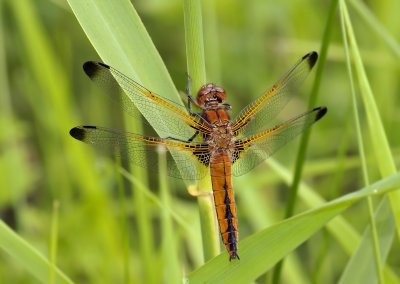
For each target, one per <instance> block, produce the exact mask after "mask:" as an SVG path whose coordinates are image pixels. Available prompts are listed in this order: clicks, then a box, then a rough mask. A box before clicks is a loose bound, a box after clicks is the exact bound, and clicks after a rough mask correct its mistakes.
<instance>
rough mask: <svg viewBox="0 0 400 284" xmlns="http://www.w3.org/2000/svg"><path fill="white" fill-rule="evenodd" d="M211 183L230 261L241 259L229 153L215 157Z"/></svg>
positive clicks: (213, 158) (211, 163) (212, 163)
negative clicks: (238, 250)
mask: <svg viewBox="0 0 400 284" xmlns="http://www.w3.org/2000/svg"><path fill="white" fill-rule="evenodd" d="M210 169H211V181H212V187H213V192H214V203H215V210H216V212H217V218H218V223H219V228H220V232H221V237H222V240H223V242H224V245H225V247H226V249H227V251H228V252H229V255H230V259H233V258H239V256H238V254H237V242H238V240H239V234H238V222H237V218H236V205H235V198H234V196H233V190H232V180H231V173H232V172H231V161H230V157H229V155H228V154H227V153H221V154H216V155H213V157H212V158H211V162H210Z"/></svg>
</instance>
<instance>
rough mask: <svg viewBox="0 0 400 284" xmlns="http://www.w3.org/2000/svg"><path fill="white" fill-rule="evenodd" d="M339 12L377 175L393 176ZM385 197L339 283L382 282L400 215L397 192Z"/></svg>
mask: <svg viewBox="0 0 400 284" xmlns="http://www.w3.org/2000/svg"><path fill="white" fill-rule="evenodd" d="M340 11H341V16H342V18H343V23H344V24H343V32H344V36H346V39H345V41H344V42H345V45H346V48H348V49H349V50H350V52H351V55H352V56H353V58H354V67H355V70H356V75H357V77H358V82H359V85H360V86H359V87H360V93H361V98H362V101H363V102H364V106H365V109H366V115H367V122H368V126H369V130H370V134H371V141H372V145H373V150H374V154H375V157H376V159H377V165H378V168H379V170H380V173H381V175H382V176H388V175H390V174H392V173H395V172H396V168H395V165H394V161H393V157H392V155H391V152H390V148H389V144H388V141H387V136H386V134H385V131H384V129H383V124H382V121H381V118H380V114H379V111H378V108H377V106H376V103H375V99H374V96H373V93H372V89H371V86H370V84H369V81H368V78H367V76H366V72H365V69H364V66H363V62H362V59H361V56H360V51H359V49H358V46H357V42H356V38H355V34H354V32H353V28H352V23H351V21H350V17H349V14H348V11H347V7H346V3H345V2H344V1H341V2H340ZM347 38H348V43H347ZM350 76H351V74H350ZM387 197H388V198H384V199H383V200H382V201H381V203H380V205H379V207H378V210H377V211H376V214H375V216H374V218H375V220H374V222H371V224H374V223H376V224H377V226H376V228H374V227H373V228H372V236H371V229H370V228H366V230H365V232H364V235H363V238H362V242H361V243H360V244H359V246H358V249H357V251H356V252H355V253H354V255H353V256H352V258H351V259H350V261H349V262H348V264H347V267H346V269H345V271H344V272H343V274H342V277H341V281H342V283H355V282H357V283H376V281H377V280H378V279H379V281H380V282H383V274H382V273H383V271H382V268H381V262H382V263H384V262H385V260H386V258H387V255H388V252H389V248H390V245H391V237H392V236H390V233H392V234H394V233H395V230H396V228H397V232H398V234H399V235H400V226H399V225H400V214H399V213H398V212H397V211H398V210H397V206H398V204H399V201H400V194H399V192H398V191H397V192H392V193H388V195H387ZM396 204H397V205H396ZM390 205H391V208H392V212H390V211H387V210H379V209H380V208H387V207H390ZM392 214H393V215H392ZM392 216H394V217H395V220H396V223H397V225H396V223H395V222H392V219H391V218H392ZM371 218H372V216H371ZM382 220H383V221H382ZM380 222H385V224H384V225H385V229H382V226H383V225H380ZM388 238H389V240H388ZM371 243H373V246H371ZM372 247H374V253H375V262H372V261H371V260H372V259H373V258H372V257H371V256H372ZM354 281H355V282H354Z"/></svg>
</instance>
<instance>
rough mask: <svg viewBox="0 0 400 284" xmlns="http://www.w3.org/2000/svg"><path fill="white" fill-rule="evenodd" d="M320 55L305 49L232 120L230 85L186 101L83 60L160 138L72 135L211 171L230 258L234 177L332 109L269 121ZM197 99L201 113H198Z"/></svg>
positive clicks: (134, 156) (174, 165) (138, 158)
mask: <svg viewBox="0 0 400 284" xmlns="http://www.w3.org/2000/svg"><path fill="white" fill-rule="evenodd" d="M317 59H318V54H317V52H314V51H313V52H309V53H307V54H306V55H304V56H303V57H302V58H301V59H300V60H298V61H297V63H295V64H294V66H293V67H292V68H290V69H289V70H288V71H287V72H286V73H285V74H284V75H283V76H282V77H281V78H280V79H279V80H278V81H276V82H275V84H273V86H272V87H271V88H269V89H268V90H267V91H265V92H264V93H263V94H262V95H261V96H260V97H258V98H257V99H255V100H254V101H252V102H251V103H250V104H248V105H247V106H246V107H245V108H244V109H243V110H241V111H240V112H239V113H238V115H237V116H236V117H235V118H234V119H231V118H230V110H231V106H230V105H229V104H228V103H226V102H225V101H226V98H227V93H226V91H225V90H224V89H223V88H222V87H219V86H217V85H215V84H213V83H207V84H205V85H204V86H202V87H201V88H200V90H199V91H198V93H197V97H196V98H194V97H192V96H191V95H190V91H189V88H188V86H187V88H186V89H187V90H186V91H187V98H188V100H187V106H186V107H185V106H183V105H181V104H178V103H175V102H173V101H171V100H169V99H167V98H164V97H162V96H160V95H157V94H155V93H153V92H152V91H150V90H148V89H147V88H145V87H144V86H142V85H141V84H139V83H138V82H136V81H134V80H132V79H130V78H129V77H127V76H125V75H124V74H122V73H121V72H119V71H118V70H117V69H115V68H113V67H111V66H109V65H106V64H104V63H101V62H94V61H89V62H86V63H85V64H84V65H83V69H84V71H85V73H86V74H87V75H88V76H89V78H90V79H91V80H92V81H94V82H95V83H96V84H97V85H99V86H100V87H101V88H102V89H103V90H104V91H105V93H106V94H108V96H109V97H110V98H111V99H112V100H114V101H116V102H118V103H120V105H121V107H122V108H123V109H124V110H125V111H126V112H128V113H129V114H131V115H132V116H133V117H139V116H144V117H145V118H146V121H145V124H148V126H149V127H150V124H149V123H151V126H152V127H153V128H154V129H155V130H156V131H157V133H158V135H159V137H156V136H147V135H144V134H138V133H133V132H125V131H122V130H116V129H111V128H105V127H99V126H91V125H84V126H77V127H74V128H72V129H71V130H70V135H71V136H72V137H73V138H75V139H77V140H80V141H82V142H85V143H87V144H92V145H94V146H95V147H98V148H101V149H107V150H109V151H112V152H113V153H115V154H116V155H120V156H121V158H127V159H128V160H129V161H131V162H132V163H133V164H136V165H138V166H141V167H146V168H148V169H151V170H152V169H156V168H157V165H158V162H159V155H160V151H161V152H164V153H165V156H166V160H167V169H168V170H167V173H168V175H169V176H171V177H176V178H181V179H184V180H199V179H202V178H204V177H205V176H206V175H207V174H209V176H210V177H211V184H212V190H213V196H214V204H215V211H216V218H217V220H218V223H219V228H220V235H221V239H222V242H223V243H224V245H225V247H226V250H227V252H228V254H229V260H232V259H239V255H238V241H239V233H238V219H237V209H236V203H235V198H234V193H233V189H232V175H233V176H240V175H243V174H245V173H247V172H248V171H250V170H251V169H253V168H254V167H255V166H257V165H259V164H260V163H261V162H263V161H264V160H265V159H267V158H268V157H270V156H271V155H272V154H274V153H275V152H276V151H277V150H279V149H280V148H281V147H283V146H284V145H285V144H287V143H288V142H289V141H291V140H292V139H293V138H295V137H296V136H298V135H299V134H301V133H302V132H303V131H304V130H305V129H306V128H308V127H310V126H311V125H312V124H313V123H315V122H316V121H318V120H320V119H321V118H322V117H323V116H324V115H325V114H326V113H327V108H326V107H323V106H320V107H315V108H313V109H311V110H309V111H307V112H304V113H302V114H300V115H297V116H294V117H292V118H291V119H289V120H287V121H284V122H282V123H277V124H275V125H272V126H271V121H272V120H273V119H274V118H275V117H276V116H277V115H278V113H279V112H280V111H281V110H282V109H283V107H284V106H285V105H286V104H287V103H288V101H289V100H290V98H291V94H293V93H295V92H296V90H297V89H298V87H299V85H300V84H301V83H302V82H303V81H304V80H305V78H306V77H307V76H308V74H309V73H310V72H311V70H312V68H313V67H314V65H315V64H316V62H317ZM188 85H189V82H188ZM192 105H194V106H196V107H198V108H199V109H200V110H201V111H200V112H195V111H193V110H192Z"/></svg>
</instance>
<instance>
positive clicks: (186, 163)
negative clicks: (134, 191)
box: [70, 126, 209, 180]
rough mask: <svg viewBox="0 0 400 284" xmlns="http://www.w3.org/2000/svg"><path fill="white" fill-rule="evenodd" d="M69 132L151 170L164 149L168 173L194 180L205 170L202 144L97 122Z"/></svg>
mask: <svg viewBox="0 0 400 284" xmlns="http://www.w3.org/2000/svg"><path fill="white" fill-rule="evenodd" d="M70 134H71V136H72V137H74V138H75V139H77V140H80V141H82V142H85V143H87V144H92V145H94V146H95V147H97V148H100V149H102V150H105V151H107V152H110V153H111V154H113V155H117V156H120V157H121V158H123V159H129V161H131V162H132V163H133V164H135V165H138V166H140V167H145V168H148V169H151V170H154V169H158V161H159V158H160V153H162V152H164V153H165V154H166V158H167V167H168V175H169V176H172V177H176V178H182V179H187V180H197V179H201V178H203V177H204V176H205V175H206V173H207V167H208V164H209V155H208V154H207V153H208V147H207V145H204V144H198V143H187V142H182V141H176V140H171V139H163V138H158V137H148V136H143V135H139V134H135V133H130V132H123V131H118V130H114V129H109V128H103V127H97V126H79V127H75V128H72V129H71V131H70ZM177 164H178V166H177Z"/></svg>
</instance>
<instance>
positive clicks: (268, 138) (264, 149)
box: [233, 107, 327, 176]
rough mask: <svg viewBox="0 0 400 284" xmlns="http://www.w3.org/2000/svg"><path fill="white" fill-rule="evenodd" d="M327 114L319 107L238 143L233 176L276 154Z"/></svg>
mask: <svg viewBox="0 0 400 284" xmlns="http://www.w3.org/2000/svg"><path fill="white" fill-rule="evenodd" d="M326 112H327V108H326V107H317V108H314V109H312V110H310V111H308V112H306V113H303V114H301V115H299V116H297V117H295V118H292V119H290V120H288V121H286V122H283V123H281V124H279V125H277V126H275V127H273V128H271V129H268V130H266V131H264V132H261V133H259V134H256V135H252V136H249V137H246V138H243V139H240V140H238V141H236V143H235V146H236V147H235V151H234V152H233V175H235V176H240V175H243V174H245V173H247V172H248V171H250V170H251V169H253V168H254V167H255V166H257V165H258V164H260V163H261V162H263V161H264V160H265V159H267V158H268V157H270V156H271V155H272V154H274V153H275V152H276V151H277V150H279V149H280V148H281V147H283V146H284V145H286V144H287V143H288V142H289V141H291V140H292V139H293V138H295V137H296V136H297V135H299V134H300V133H302V132H303V131H304V130H305V129H306V128H308V127H309V126H311V125H312V124H313V123H314V122H316V121H318V120H319V119H321V118H322V117H323V116H324V115H325V114H326Z"/></svg>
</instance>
